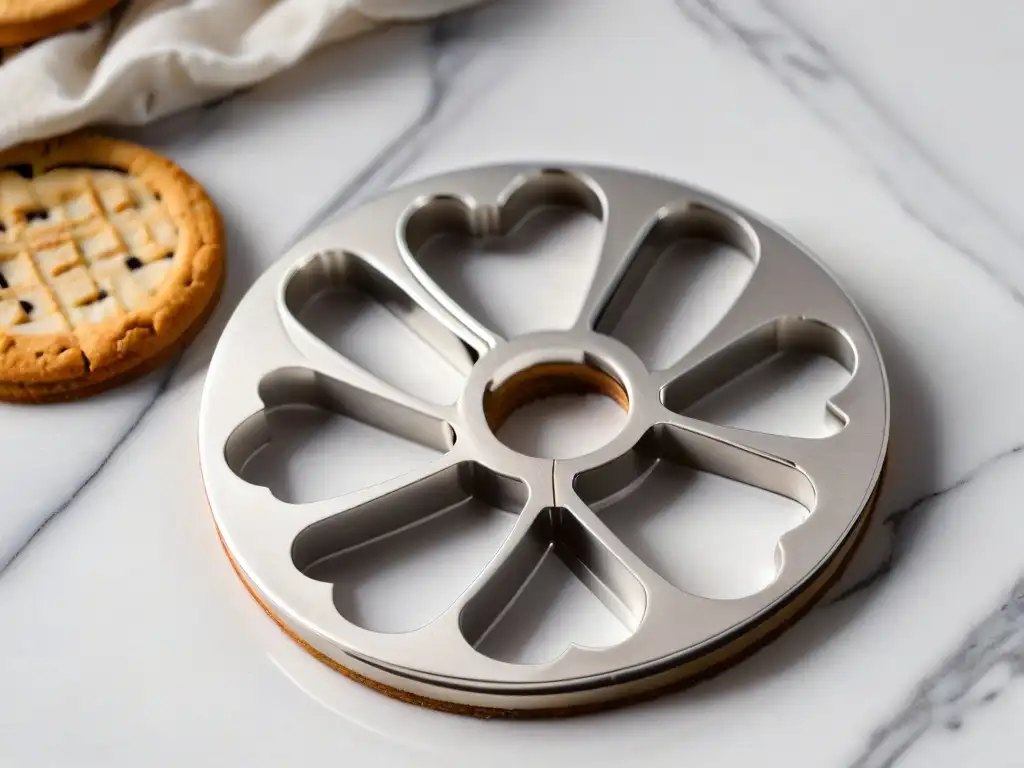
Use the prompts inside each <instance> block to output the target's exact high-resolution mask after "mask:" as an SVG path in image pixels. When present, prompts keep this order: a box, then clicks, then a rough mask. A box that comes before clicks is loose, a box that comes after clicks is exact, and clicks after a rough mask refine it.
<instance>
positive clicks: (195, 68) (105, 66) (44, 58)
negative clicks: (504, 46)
mask: <svg viewBox="0 0 1024 768" xmlns="http://www.w3.org/2000/svg"><path fill="white" fill-rule="evenodd" d="M476 2H479V0H151V1H150V2H146V1H145V0H142V1H141V2H131V3H127V4H125V5H123V6H120V7H118V8H117V9H115V11H113V12H112V13H110V14H107V15H106V16H104V17H103V18H101V19H99V20H97V22H95V23H93V24H90V25H88V26H86V27H85V28H83V29H79V30H76V31H73V32H67V33H65V34H61V35H57V36H54V37H52V38H48V39H46V40H41V41H39V42H37V43H34V44H32V45H30V46H27V47H25V48H22V49H19V50H11V49H7V50H5V51H0V147H5V146H10V145H12V144H16V143H18V142H20V141H25V140H29V139H36V138H45V137H48V136H55V135H58V134H62V133H67V132H69V131H72V130H75V129H77V128H81V127H83V126H85V125H89V124H92V123H96V122H106V123H116V124H126V125H139V124H142V123H146V122H149V121H151V120H155V119H156V118H158V117H162V116H164V115H167V114H169V113H172V112H176V111H178V110H181V109H184V108H186V107H189V106H192V105H194V104H197V103H201V102H204V101H208V100H211V99H214V98H217V97H218V96H221V95H223V94H225V93H228V92H230V91H233V90H236V89H238V88H243V87H246V86H249V85H252V84H254V83H256V82H259V81H260V80H263V79H265V78H267V77H269V76H271V75H273V74H275V73H277V72H279V71H281V70H283V69H285V68H287V67H290V66H291V65H293V64H295V63H296V62H297V61H299V60H300V59H301V58H302V57H303V56H305V55H306V54H308V53H309V52H310V51H312V50H314V49H315V48H317V47H319V46H321V45H324V44H326V43H329V42H337V41H339V40H345V39H348V38H351V37H353V36H355V35H358V34H360V33H362V32H365V31H367V30H369V29H371V28H373V27H375V26H377V25H380V24H386V23H388V22H395V21H413V20H421V19H426V18H430V17H433V16H438V15H441V14H444V13H448V12H451V11H455V10H459V9H461V8H464V7H467V6H470V5H473V4H474V3H476Z"/></svg>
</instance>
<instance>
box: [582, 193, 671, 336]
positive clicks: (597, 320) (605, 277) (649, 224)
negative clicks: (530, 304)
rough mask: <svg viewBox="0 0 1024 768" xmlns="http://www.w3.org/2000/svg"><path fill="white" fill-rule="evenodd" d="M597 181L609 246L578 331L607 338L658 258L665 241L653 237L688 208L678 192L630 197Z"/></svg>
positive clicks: (599, 264)
mask: <svg viewBox="0 0 1024 768" xmlns="http://www.w3.org/2000/svg"><path fill="white" fill-rule="evenodd" d="M594 178H595V181H597V182H598V184H599V185H600V186H601V189H602V192H603V193H604V201H603V208H604V210H603V211H602V221H603V223H604V241H603V243H602V245H601V253H600V256H599V257H598V260H597V267H596V268H595V270H594V275H593V277H592V278H591V281H590V287H589V288H588V289H587V293H586V295H585V297H584V299H583V304H582V306H581V308H580V312H579V315H578V317H577V320H576V323H575V327H576V329H577V330H587V329H595V330H599V331H604V332H607V331H609V330H610V329H612V328H614V327H615V325H616V323H617V322H618V320H619V318H620V316H621V315H622V312H623V311H624V310H625V308H626V307H627V306H628V305H629V302H630V300H631V299H632V298H633V295H634V294H635V293H636V291H637V289H638V288H639V287H640V285H641V283H642V282H643V279H644V277H645V275H646V273H647V271H648V270H649V269H650V266H651V264H652V263H653V262H654V260H655V258H656V257H657V255H658V252H659V250H658V248H659V245H660V244H661V243H660V238H658V237H653V238H652V233H654V234H657V232H658V227H659V224H660V222H661V221H662V218H663V217H664V216H665V215H666V214H668V213H670V212H673V211H675V210H676V209H679V208H685V201H683V200H680V197H679V191H678V190H677V189H674V188H672V187H671V186H670V185H666V184H662V183H660V182H657V181H655V182H652V183H651V184H650V185H645V186H644V187H642V188H639V189H630V190H629V191H628V193H627V192H626V191H625V190H621V191H620V190H619V189H618V187H617V183H616V180H615V179H614V178H610V179H608V180H607V181H605V180H604V179H603V178H602V175H601V174H595V176H594Z"/></svg>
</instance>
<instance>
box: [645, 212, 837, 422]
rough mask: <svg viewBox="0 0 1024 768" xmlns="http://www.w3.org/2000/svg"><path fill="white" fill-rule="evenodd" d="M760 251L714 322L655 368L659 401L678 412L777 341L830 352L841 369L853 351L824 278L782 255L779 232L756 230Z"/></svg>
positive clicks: (763, 357)
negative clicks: (729, 303)
mask: <svg viewBox="0 0 1024 768" xmlns="http://www.w3.org/2000/svg"><path fill="white" fill-rule="evenodd" d="M760 234H761V236H762V239H761V243H760V249H761V255H760V257H759V258H758V260H757V263H756V265H755V267H754V271H753V274H752V275H751V277H750V281H749V282H748V283H747V286H746V288H745V289H744V290H743V292H742V293H741V294H740V296H739V297H738V298H737V299H736V301H735V303H734V304H733V305H732V306H731V307H730V308H729V309H728V311H727V312H726V313H725V315H724V316H723V317H722V319H721V320H720V321H719V322H718V323H717V324H716V325H715V327H714V328H712V330H711V331H710V332H709V333H708V335H707V336H705V337H704V338H703V339H702V340H701V341H700V342H698V343H697V344H696V345H695V346H694V347H693V348H692V349H690V350H689V351H688V352H686V353H685V354H684V355H683V357H682V358H681V359H680V360H678V361H677V362H676V363H674V364H673V365H671V366H669V367H668V368H666V369H664V370H661V371H656V372H655V373H654V380H655V383H656V385H658V386H659V387H664V390H663V398H662V399H663V402H664V403H665V405H666V406H668V407H669V408H670V409H672V410H674V411H676V412H681V411H683V410H684V409H685V408H687V407H688V406H690V405H692V404H693V403H695V402H696V401H698V400H700V399H701V398H702V397H704V396H705V395H708V394H710V393H711V392H713V391H714V390H716V389H718V388H720V387H722V386H724V385H725V384H727V383H728V382H730V381H732V380H733V379H735V378H737V377H738V376H740V375H741V374H743V373H745V372H746V371H748V370H749V369H751V368H753V367H754V366H756V365H757V364H759V363H761V362H763V361H765V360H767V359H768V358H769V357H771V356H772V355H773V354H775V353H776V352H778V351H780V350H781V349H783V348H787V347H790V348H801V349H804V350H806V351H812V352H815V353H819V354H824V355H827V356H830V357H832V358H834V359H836V360H838V361H840V362H841V363H842V364H844V365H845V366H846V367H847V368H848V369H850V370H852V368H853V365H854V356H853V351H852V348H851V347H850V345H849V344H848V343H847V342H846V341H845V340H844V339H843V337H842V335H841V334H840V333H839V332H838V331H835V330H833V328H832V327H831V326H830V323H832V322H834V323H835V324H836V326H838V327H841V326H842V324H843V320H844V319H847V316H846V315H844V314H842V313H843V312H845V311H846V308H845V307H837V306H835V305H834V303H833V304H830V303H829V296H831V292H830V291H829V290H826V289H827V288H829V287H830V286H831V278H829V277H828V275H827V274H826V273H825V272H824V271H823V270H821V269H818V268H816V267H815V266H813V265H810V264H807V263H805V262H803V261H795V260H792V259H791V258H783V257H782V256H781V255H779V254H778V253H776V250H779V251H781V250H782V249H781V242H779V241H780V240H781V238H780V236H777V235H772V234H771V233H767V232H762V233H760Z"/></svg>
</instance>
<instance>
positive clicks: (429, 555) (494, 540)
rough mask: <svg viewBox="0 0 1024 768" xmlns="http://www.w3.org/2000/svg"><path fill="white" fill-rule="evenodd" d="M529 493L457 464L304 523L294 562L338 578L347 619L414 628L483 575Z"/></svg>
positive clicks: (322, 576) (337, 601)
mask: <svg viewBox="0 0 1024 768" xmlns="http://www.w3.org/2000/svg"><path fill="white" fill-rule="evenodd" d="M499 488H500V489H499ZM525 495H526V492H525V487H524V486H523V485H522V483H521V482H519V481H517V480H511V479H508V478H498V477H496V476H495V475H494V474H493V473H491V472H490V471H489V470H487V469H485V468H484V467H481V466H479V465H477V464H474V463H471V462H469V463H464V464H456V465H454V466H449V467H447V468H445V469H443V470H442V471H440V472H439V473H437V474H427V475H426V476H423V477H420V478H418V479H416V480H414V481H412V482H410V483H409V484H407V485H405V486H404V487H401V488H399V489H398V490H396V491H393V492H391V493H389V494H386V495H384V496H382V497H380V498H377V499H374V500H373V501H369V502H366V503H365V504H364V505H362V506H359V507H356V508H354V509H351V510H348V511H345V512H343V513H340V514H339V515H336V516H335V517H333V518H328V519H326V520H324V521H321V522H319V523H316V524H314V525H313V526H311V527H310V528H307V529H306V530H305V531H303V532H302V533H300V534H299V536H298V537H297V538H296V540H295V544H294V547H293V559H294V561H295V565H296V567H298V568H299V570H301V571H302V572H303V573H304V574H306V575H307V576H309V577H310V578H312V579H316V580H318V581H324V582H328V583H330V584H333V585H334V588H333V594H334V605H335V607H336V609H337V610H338V612H339V613H340V614H341V615H342V616H344V617H345V618H346V619H347V620H348V621H350V622H352V623H353V624H356V625H358V626H360V627H363V628H364V629H369V630H373V631H376V632H385V633H387V632H392V633H393V632H408V631H412V630H415V629H418V628H420V627H422V626H424V625H426V624H428V623H429V622H430V621H432V620H433V619H435V618H437V617H438V616H440V615H441V614H442V613H443V612H444V610H445V609H446V608H448V607H449V606H450V605H452V603H453V602H454V601H455V600H456V598H458V596H459V595H460V594H462V593H463V592H465V590H466V588H467V587H468V586H469V585H470V584H471V583H472V582H473V580H474V579H475V578H476V577H477V575H478V574H480V572H481V571H482V570H483V569H484V567H485V566H486V565H487V563H488V562H489V561H490V559H491V558H492V557H493V556H494V553H495V552H496V551H497V550H498V547H499V546H500V545H501V542H502V541H504V540H505V538H506V537H507V536H508V534H509V531H511V529H512V526H513V524H514V523H515V518H516V515H517V514H518V513H519V511H520V509H521V506H520V505H521V504H522V503H523V502H524V501H525Z"/></svg>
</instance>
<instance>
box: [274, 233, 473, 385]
mask: <svg viewBox="0 0 1024 768" xmlns="http://www.w3.org/2000/svg"><path fill="white" fill-rule="evenodd" d="M285 296H286V297H288V300H287V302H286V303H287V306H288V309H289V310H290V311H291V312H292V314H293V315H294V316H295V318H296V319H297V320H298V321H299V322H300V323H301V324H302V325H303V326H305V328H306V329H307V330H308V331H310V332H311V333H312V334H314V335H315V336H317V337H318V338H319V339H320V340H321V341H323V342H324V343H325V344H327V346H329V347H331V348H332V349H334V350H335V351H336V352H338V353H339V354H341V355H342V356H343V357H345V358H347V359H349V360H351V361H352V362H354V363H356V364H357V365H359V366H360V367H362V368H363V369H365V370H366V371H368V372H369V373H371V374H373V375H374V376H376V377H377V378H379V379H381V380H382V381H384V382H387V383H388V384H391V385H392V386H394V387H396V388H397V389H400V390H402V391H403V392H406V393H408V394H411V395H415V396H416V397H419V398H423V399H424V400H427V401H430V402H434V403H440V404H450V403H454V402H455V400H456V399H458V396H459V394H460V393H461V391H462V386H463V383H464V382H465V379H466V373H467V370H466V369H465V365H464V363H465V361H464V360H459V361H458V363H459V364H458V365H456V364H455V362H454V361H453V360H450V359H448V358H447V357H445V355H443V354H442V351H441V349H442V348H443V349H457V350H459V351H460V352H463V351H464V349H463V348H462V346H461V344H460V342H459V341H458V340H457V339H456V338H455V336H454V335H453V334H452V333H451V332H450V331H449V330H448V329H446V328H444V327H443V326H442V325H441V324H440V323H438V322H437V321H436V320H434V319H433V318H431V317H430V316H429V315H427V314H426V313H425V312H423V311H422V310H419V309H418V308H416V307H415V306H414V305H413V303H412V301H411V300H410V299H409V298H408V297H407V296H405V294H403V293H402V292H401V291H400V290H399V289H398V288H397V286H395V285H394V284H393V283H391V281H389V280H387V279H386V278H384V277H383V276H382V275H380V274H378V273H377V272H376V271H375V270H374V269H373V268H372V267H370V266H368V265H367V264H366V263H365V262H363V261H361V260H359V259H357V258H355V257H352V256H351V255H349V254H347V253H344V252H331V253H322V254H319V255H317V256H316V257H315V258H313V259H311V260H309V262H307V263H306V264H305V265H303V266H302V267H301V268H300V269H299V270H297V271H296V273H295V274H294V275H292V277H291V279H290V282H289V286H288V289H287V290H286V292H285ZM413 316H415V320H416V322H417V323H418V324H419V326H420V327H421V328H420V330H421V332H420V333H418V332H416V331H414V330H413V328H412V327H410V324H409V319H410V317H413ZM424 332H425V333H424ZM424 336H429V337H431V338H433V339H435V340H443V341H444V343H443V344H441V345H438V346H435V345H434V344H431V343H428V342H427V341H426V340H425V339H424Z"/></svg>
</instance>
